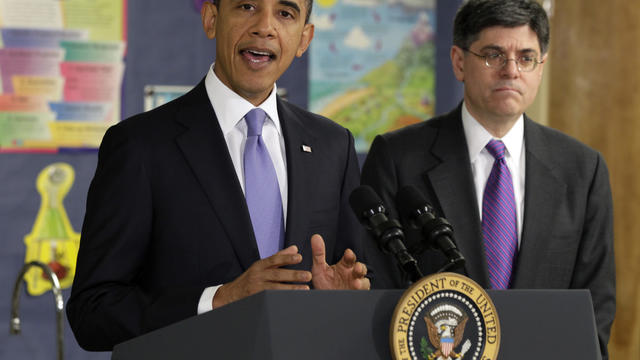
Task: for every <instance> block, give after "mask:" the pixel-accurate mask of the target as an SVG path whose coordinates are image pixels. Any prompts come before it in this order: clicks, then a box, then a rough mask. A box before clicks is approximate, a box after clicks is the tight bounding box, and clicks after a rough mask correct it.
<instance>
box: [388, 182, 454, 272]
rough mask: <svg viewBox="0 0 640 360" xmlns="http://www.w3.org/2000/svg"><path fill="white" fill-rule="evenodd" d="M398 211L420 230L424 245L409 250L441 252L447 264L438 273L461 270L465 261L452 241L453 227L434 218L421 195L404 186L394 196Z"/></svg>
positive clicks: (439, 218)
mask: <svg viewBox="0 0 640 360" xmlns="http://www.w3.org/2000/svg"><path fill="white" fill-rule="evenodd" d="M396 197H397V199H396V200H397V202H398V210H399V211H400V214H401V215H402V217H403V218H405V219H409V220H410V221H411V222H412V223H413V224H414V225H416V226H417V227H418V228H420V229H421V230H422V237H423V241H424V244H422V243H420V244H418V245H416V246H414V247H412V248H411V249H410V250H412V253H414V254H416V253H421V252H423V251H424V250H426V248H437V249H439V250H440V251H442V252H443V253H444V254H445V255H446V256H447V259H448V260H449V262H448V263H447V265H445V266H444V267H443V268H442V269H440V271H438V272H442V271H445V270H448V269H452V268H462V267H463V266H464V263H465V260H464V256H462V253H460V251H459V250H458V248H457V247H456V244H455V242H454V241H453V227H452V226H451V224H450V223H449V222H448V221H447V220H446V219H444V218H441V217H436V216H435V215H434V214H433V210H432V208H431V206H429V204H428V203H427V200H426V199H425V198H424V196H423V195H422V193H420V191H418V190H417V189H416V188H415V187H413V186H410V185H409V186H405V187H403V188H402V189H400V191H398V194H397V195H396Z"/></svg>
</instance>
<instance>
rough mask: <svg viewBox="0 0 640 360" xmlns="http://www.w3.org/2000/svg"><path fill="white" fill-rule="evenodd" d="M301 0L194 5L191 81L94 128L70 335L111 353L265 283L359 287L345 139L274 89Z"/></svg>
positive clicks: (352, 176)
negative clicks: (196, 25)
mask: <svg viewBox="0 0 640 360" xmlns="http://www.w3.org/2000/svg"><path fill="white" fill-rule="evenodd" d="M311 4H312V2H311V0H287V1H285V0H259V1H255V2H249V3H245V2H239V1H237V0H221V1H217V2H215V4H214V3H209V2H207V3H205V4H204V5H203V8H202V22H203V26H204V30H205V33H206V34H207V36H208V37H209V38H211V39H213V38H215V39H216V40H217V41H216V53H217V55H216V62H215V64H214V65H213V66H212V67H211V69H210V70H209V72H208V74H207V76H206V78H205V79H204V80H203V81H202V82H201V83H200V84H198V85H197V86H196V87H195V88H194V89H193V90H192V91H191V92H189V93H188V94H186V95H184V96H183V97H181V98H179V99H177V100H175V101H173V102H170V103H168V104H166V105H165V106H162V107H160V108H157V109H155V110H153V111H150V112H147V113H144V114H140V115H137V116H134V117H133V118H131V119H127V120H125V121H123V122H121V123H120V124H118V125H116V126H113V127H112V128H110V129H109V131H108V132H107V134H106V135H105V137H104V139H103V142H102V144H101V146H100V152H99V159H98V166H97V170H96V174H95V177H94V179H93V181H92V183H91V187H90V189H89V195H88V199H87V211H86V216H85V220H84V224H83V229H82V237H81V244H80V251H79V254H78V261H77V272H76V277H75V281H74V284H73V289H72V294H71V298H70V299H69V302H68V305H67V315H68V318H69V323H70V324H71V327H72V329H73V331H74V334H75V336H76V339H77V340H78V342H79V344H80V345H81V346H82V347H83V348H85V349H88V350H111V349H112V347H113V346H114V345H115V344H117V343H119V342H122V341H125V340H127V339H130V338H132V337H135V336H138V335H140V334H143V333H145V332H148V331H150V330H152V329H156V328H159V327H162V326H165V325H168V324H171V323H173V322H176V321H179V320H181V319H184V318H187V317H189V316H194V315H196V314H199V313H202V312H205V311H208V310H211V309H212V308H217V307H220V306H223V305H225V304H228V303H230V302H232V301H236V300H238V299H241V298H244V297H246V296H249V295H252V294H255V293H257V292H259V291H262V290H265V289H309V288H310V287H314V288H320V289H368V288H369V286H370V285H369V280H368V279H367V278H365V274H366V271H367V269H366V266H365V265H364V264H362V263H360V262H356V256H355V253H354V251H355V252H356V253H358V254H361V253H362V246H361V241H362V237H361V233H360V231H359V224H358V223H357V220H356V219H355V217H354V216H353V215H352V214H351V211H350V209H349V208H348V201H347V198H348V195H349V194H350V192H351V190H352V189H353V188H354V187H356V186H357V185H358V182H359V176H358V167H357V162H356V157H355V151H354V146H353V137H352V136H351V134H350V133H349V132H348V131H347V130H346V129H344V128H342V127H340V126H338V125H337V124H335V123H333V122H331V121H330V120H328V119H325V118H322V117H320V116H317V115H314V114H311V113H309V112H307V111H304V110H302V109H300V108H298V107H296V106H294V105H292V104H289V103H287V102H286V101H283V100H281V99H280V98H279V97H277V96H276V88H275V81H276V80H277V79H278V78H279V77H280V75H281V74H282V73H283V72H284V71H285V70H286V68H287V67H288V66H289V64H290V63H291V61H292V60H293V58H294V56H298V57H299V56H301V55H302V54H303V53H304V51H305V50H306V49H307V47H308V45H309V42H310V41H311V39H312V37H313V25H311V24H309V23H308V17H309V13H310V12H311ZM251 114H253V115H251ZM257 118H261V119H260V120H259V121H264V125H258V126H257V127H256V125H255V122H254V120H255V119H257ZM251 129H253V130H251ZM250 146H253V147H252V148H250ZM256 149H257V150H256ZM249 153H251V155H248V154H249ZM265 154H267V155H265ZM261 156H266V161H263V162H259V161H257V160H256V159H265V158H264V157H261ZM256 163H257V165H256ZM256 169H257V170H256ZM257 171H262V172H257ZM255 174H258V175H255ZM267 184H270V185H271V187H269V186H267ZM255 189H258V190H255ZM245 194H246V200H245ZM265 194H266V195H267V196H268V198H269V201H263V200H258V201H255V199H256V198H257V199H261V196H263V195H265ZM249 200H251V201H249ZM267 203H269V204H267ZM267 205H269V206H271V205H274V207H272V208H265V207H266V206H267ZM265 223H266V225H265ZM264 226H266V228H265V227H264ZM256 228H258V229H261V230H259V231H257V230H254V229H256ZM265 229H266V230H265ZM285 229H286V230H285ZM351 249H353V250H351ZM327 261H328V263H327ZM329 264H335V265H329Z"/></svg>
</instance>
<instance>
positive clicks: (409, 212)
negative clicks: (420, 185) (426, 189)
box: [396, 185, 432, 219]
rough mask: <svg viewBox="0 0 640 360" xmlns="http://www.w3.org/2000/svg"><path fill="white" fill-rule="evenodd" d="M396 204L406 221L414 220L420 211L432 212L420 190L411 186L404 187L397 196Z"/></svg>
mask: <svg viewBox="0 0 640 360" xmlns="http://www.w3.org/2000/svg"><path fill="white" fill-rule="evenodd" d="M396 202H397V204H398V211H399V212H400V216H402V217H403V218H404V219H414V218H415V217H416V216H418V215H420V211H423V212H431V211H432V209H431V206H430V205H429V203H427V199H425V198H424V195H422V193H421V192H420V191H418V189H416V188H415V187H413V186H411V185H407V186H404V187H403V188H402V189H400V191H398V193H397V194H396Z"/></svg>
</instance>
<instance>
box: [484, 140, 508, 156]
mask: <svg viewBox="0 0 640 360" xmlns="http://www.w3.org/2000/svg"><path fill="white" fill-rule="evenodd" d="M485 148H486V149H487V151H488V152H489V154H491V155H492V156H493V157H494V158H495V159H496V160H502V159H504V152H505V149H506V148H505V146H504V143H503V142H502V140H491V141H489V143H488V144H487V146H485Z"/></svg>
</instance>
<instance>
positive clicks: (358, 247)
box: [327, 130, 372, 274]
mask: <svg viewBox="0 0 640 360" xmlns="http://www.w3.org/2000/svg"><path fill="white" fill-rule="evenodd" d="M346 133H347V136H348V139H349V141H348V142H347V149H346V150H347V154H348V155H347V161H346V163H345V168H344V176H343V181H342V189H341V191H340V214H339V216H338V237H337V241H338V242H337V244H336V246H335V248H334V249H335V250H334V253H333V254H332V256H333V259H332V261H330V260H329V259H327V261H328V262H329V263H330V264H335V263H336V262H338V261H339V260H340V259H341V258H342V256H343V255H344V251H345V250H346V249H347V248H350V249H351V250H353V252H355V254H356V256H357V258H358V261H360V262H363V263H365V264H366V265H367V267H368V272H369V274H372V269H371V267H370V266H369V264H368V263H367V254H366V249H365V247H364V244H363V243H362V241H363V237H362V234H363V230H362V225H360V223H359V222H358V219H357V218H356V216H355V214H354V213H353V211H352V210H351V206H350V204H349V196H350V195H351V192H352V191H353V190H354V189H355V188H356V187H358V186H359V185H360V168H359V166H358V158H357V156H356V151H355V147H354V140H353V135H351V132H349V131H348V130H346Z"/></svg>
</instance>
